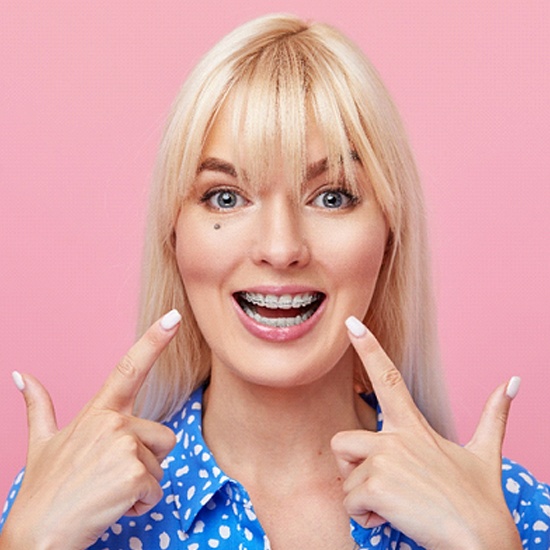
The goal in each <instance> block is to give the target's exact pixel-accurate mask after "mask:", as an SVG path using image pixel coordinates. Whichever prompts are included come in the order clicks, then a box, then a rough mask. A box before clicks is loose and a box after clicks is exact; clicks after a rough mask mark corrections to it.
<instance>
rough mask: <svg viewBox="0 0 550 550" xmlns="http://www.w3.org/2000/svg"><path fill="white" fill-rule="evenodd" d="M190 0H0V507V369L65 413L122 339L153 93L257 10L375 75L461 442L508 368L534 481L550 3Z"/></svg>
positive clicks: (7, 389)
mask: <svg viewBox="0 0 550 550" xmlns="http://www.w3.org/2000/svg"><path fill="white" fill-rule="evenodd" d="M186 4H190V3H189V2H182V1H180V0H178V1H167V2H163V3H162V9H160V8H159V6H160V5H161V3H157V2H135V1H126V2H115V3H113V2H106V1H104V0H101V1H96V2H71V1H70V0H66V1H65V2H60V1H48V2H45V3H38V2H32V1H28V0H27V1H20V2H18V3H9V4H8V3H6V2H4V3H3V4H2V6H1V7H0V52H1V53H0V75H1V76H0V78H1V85H0V129H1V130H0V142H1V149H0V185H1V186H2V191H1V199H0V281H1V285H0V333H1V334H2V345H1V346H0V370H1V372H0V381H1V382H0V419H1V420H0V441H1V452H0V464H1V468H0V500H3V497H4V495H5V494H6V493H7V490H8V487H9V484H10V483H11V480H12V478H13V476H14V475H15V473H16V472H17V470H18V469H19V467H20V466H21V465H22V464H23V463H24V460H25V447H26V442H25V439H26V426H25V416H24V407H23V400H22V398H21V396H20V395H19V394H18V392H17V391H16V389H15V387H14V386H13V385H12V383H11V379H10V372H11V371H12V370H13V369H14V368H17V369H20V370H22V371H29V372H33V373H35V374H36V375H38V376H39V377H40V378H41V379H42V380H43V382H44V383H45V384H46V385H47V387H48V388H49V389H50V390H51V393H52V396H53V398H54V401H55V403H56V404H57V410H58V416H59V421H60V423H61V424H64V423H66V422H67V421H68V420H69V419H70V418H71V417H72V416H73V415H74V414H75V413H76V412H77V411H78V409H79V408H80V407H81V406H82V405H83V403H84V402H85V401H86V400H87V399H88V398H89V397H91V396H92V395H93V393H94V392H95V391H96V390H97V389H98V387H99V386H100V384H101V382H102V380H103V379H104V378H105V376H106V374H107V372H108V371H109V369H110V368H111V366H112V365H114V363H115V362H116V361H117V359H118V357H119V356H120V355H122V354H123V353H124V352H125V350H126V348H127V347H128V346H129V345H130V343H131V342H132V339H133V329H134V320H135V313H136V295H137V287H138V266H139V257H140V250H141V236H142V232H143V219H144V210H145V202H146V193H147V185H148V182H149V178H150V174H151V168H152V165H153V158H154V154H155V149H156V146H157V143H158V140H159V134H160V130H161V127H162V125H163V120H164V117H165V114H166V112H167V110H168V106H169V104H170V102H171V101H172V99H173V97H174V96H175V94H176V91H177V89H178V87H179V84H180V83H181V81H182V80H183V78H184V75H185V74H186V71H187V70H188V68H189V66H190V65H191V63H192V62H193V61H194V60H196V59H197V57H198V56H199V55H200V54H201V53H202V52H204V51H205V50H206V49H207V48H208V47H209V46H210V45H212V44H213V43H214V42H215V41H216V40H217V39H218V38H219V37H221V36H222V35H223V34H224V33H225V32H226V31H228V30H229V29H231V28H232V27H234V26H235V25H237V24H239V23H241V22H243V21H245V20H247V19H250V18H251V17H254V16H257V15H260V14H263V13H267V12H273V11H291V12H295V13H298V14H299V15H302V16H305V17H310V18H315V19H319V20H324V21H328V22H331V23H333V24H335V25H336V26H339V27H340V28H342V29H343V30H344V31H346V32H347V33H348V34H350V35H351V36H352V37H353V38H354V39H355V40H357V41H358V42H359V43H360V44H361V45H362V46H363V47H364V49H365V51H366V52H367V53H368V54H369V55H370V57H371V58H372V59H373V61H374V62H375V64H376V65H377V66H378V68H379V69H380V71H381V73H382V75H383V77H384V78H385V80H386V81H387V83H388V86H389V88H390V89H391V90H392V92H393V94H394V96H395V98H396V101H397V103H398V105H399V106H400V108H401V110H402V113H403V115H404V118H405V120H406V122H407V126H408V128H409V133H410V135H411V139H412V141H413V144H414V148H415V150H416V153H417V157H418V161H419V165H420V168H421V171H422V173H423V176H424V180H425V184H426V190H427V194H428V199H429V206H430V217H431V223H432V228H433V248H434V257H435V273H436V278H437V288H438V295H439V305H440V327H441V337H442V344H443V352H444V358H445V361H446V365H447V371H448V380H449V386H450V389H451V395H452V401H453V406H454V409H455V411H456V416H457V420H458V424H459V428H460V433H461V435H462V439H463V440H467V438H468V435H469V434H470V433H471V430H472V429H473V426H474V425H475V423H476V420H477V418H478V415H479V413H480V409H481V407H482V404H483V401H484V399H485V396H486V395H487V394H488V393H489V391H490V390H491V389H492V388H493V387H494V386H495V385H496V384H497V383H499V382H500V381H502V380H504V379H506V378H508V377H509V376H510V375H512V374H520V375H521V376H522V377H523V379H524V385H523V387H522V390H521V392H520V395H519V397H518V399H517V401H516V402H515V404H514V407H513V413H512V416H511V419H510V425H509V432H508V438H507V442H506V448H505V452H506V454H507V455H509V456H511V457H514V458H516V459H517V460H519V461H521V462H522V463H524V464H525V465H527V466H528V467H530V468H531V469H532V470H533V472H534V473H535V474H536V475H537V476H539V477H540V478H541V479H546V480H550V462H549V461H548V459H547V458H546V457H547V456H548V447H549V444H550V433H549V432H550V430H549V428H548V421H547V419H548V412H549V405H548V399H547V394H548V388H550V361H549V359H548V356H549V355H550V353H549V352H550V344H549V338H548V335H549V329H550V313H549V310H550V290H549V285H548V282H549V281H550V253H549V250H548V242H549V239H548V234H549V230H550V222H549V217H550V216H549V214H550V181H549V174H550V170H549V157H550V155H549V151H548V144H549V143H550V135H549V128H550V120H549V109H548V100H549V98H550V80H549V75H550V66H549V65H550V63H549V52H550V48H549V46H550V43H549V42H550V41H549V38H548V23H549V20H550V19H549V18H550V3H548V2H547V1H546V0H539V1H534V0H531V1H524V2H515V1H513V0H510V1H504V0H503V1H500V2H490V1H484V2H460V1H456V2H440V1H439V0H433V1H429V0H417V1H415V2H400V1H393V0H386V1H385V2H376V1H365V0H349V1H345V0H344V2H343V3H342V2H334V1H331V2H329V1H328V0H316V1H315V2H312V1H311V2H310V1H306V0H281V1H279V2H277V1H275V0H273V1H268V0H260V1H255V2H248V3H245V2H237V1H236V0H229V1H227V2H218V1H214V0H202V2H200V3H199V5H200V9H198V8H197V7H193V8H192V9H187V8H185V7H184V6H185V5H186ZM342 4H343V6H342ZM193 6H196V4H195V3H193Z"/></svg>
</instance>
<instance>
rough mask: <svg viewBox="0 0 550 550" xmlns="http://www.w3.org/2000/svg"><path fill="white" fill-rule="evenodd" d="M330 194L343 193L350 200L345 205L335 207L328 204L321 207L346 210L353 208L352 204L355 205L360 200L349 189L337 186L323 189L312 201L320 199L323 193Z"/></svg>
mask: <svg viewBox="0 0 550 550" xmlns="http://www.w3.org/2000/svg"><path fill="white" fill-rule="evenodd" d="M328 194H334V195H336V194H339V195H343V196H344V197H345V199H346V200H347V201H348V202H347V204H345V205H343V206H337V207H334V208H331V207H328V206H321V207H320V208H326V209H328V210H344V209H346V208H351V207H352V206H355V205H356V204H358V203H359V201H360V199H359V197H358V196H357V195H354V194H353V193H351V192H350V191H349V190H348V189H345V188H344V187H335V188H328V189H323V190H322V191H320V192H319V193H317V194H316V195H315V196H314V197H313V199H312V200H311V201H310V202H311V203H313V202H314V201H315V200H317V199H319V198H320V197H322V196H323V195H328Z"/></svg>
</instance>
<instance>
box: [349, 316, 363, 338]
mask: <svg viewBox="0 0 550 550" xmlns="http://www.w3.org/2000/svg"><path fill="white" fill-rule="evenodd" d="M346 327H347V328H348V330H349V331H350V332H351V333H352V334H353V336H355V337H356V338H361V337H362V336H365V334H367V327H366V326H365V325H364V324H363V323H362V322H361V321H359V319H357V317H354V316H353V315H352V316H351V317H348V318H347V319H346Z"/></svg>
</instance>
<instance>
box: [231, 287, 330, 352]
mask: <svg viewBox="0 0 550 550" xmlns="http://www.w3.org/2000/svg"><path fill="white" fill-rule="evenodd" d="M326 301H327V297H326V296H325V298H324V299H323V301H322V303H321V305H320V306H319V307H318V308H317V309H316V310H315V313H314V314H313V315H312V316H311V317H310V318H309V319H307V320H306V321H304V322H303V323H300V324H299V325H294V326H292V327H269V326H267V325H262V324H261V323H258V321H256V320H254V319H252V318H251V317H249V316H248V315H247V314H246V313H245V312H244V311H243V310H242V308H241V306H240V305H239V304H238V303H237V300H236V299H235V297H233V305H234V307H235V309H236V311H237V316H238V317H239V319H240V321H241V323H242V324H243V325H244V328H246V330H248V332H250V334H252V335H253V336H256V337H257V338H262V339H263V340H269V341H270V342H289V341H291V340H296V339H298V338H301V337H302V336H304V335H305V334H307V333H308V332H309V331H310V330H312V329H313V327H314V326H315V325H316V324H317V322H318V321H319V319H320V318H321V315H322V314H323V311H324V310H325V303H326Z"/></svg>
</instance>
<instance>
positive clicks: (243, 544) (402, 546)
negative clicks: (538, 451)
mask: <svg viewBox="0 0 550 550" xmlns="http://www.w3.org/2000/svg"><path fill="white" fill-rule="evenodd" d="M202 396H203V390H202V388H199V389H198V390H196V391H195V392H194V393H193V395H192V396H191V397H190V398H189V400H188V401H187V403H186V404H185V406H184V407H183V409H182V410H181V412H179V413H176V414H175V415H174V416H173V417H172V419H171V420H169V421H168V422H166V425H167V426H169V427H170V428H171V429H172V430H173V431H174V432H175V434H176V436H177V444H176V446H175V447H174V449H173V450H172V452H171V453H170V454H169V455H168V457H167V458H166V459H165V460H164V462H163V464H162V467H163V469H164V478H163V480H162V482H161V485H162V488H163V490H164V497H163V499H162V500H161V501H160V502H159V503H158V504H157V505H156V506H155V507H154V508H153V509H152V510H150V511H149V512H147V513H146V514H144V515H143V516H140V517H122V518H121V519H120V520H119V521H117V522H116V523H115V524H113V525H112V526H111V527H110V528H109V529H107V531H106V532H105V533H104V534H103V535H102V536H101V537H100V538H99V539H98V541H97V542H96V543H95V544H94V545H92V546H91V547H90V548H91V549H93V550H122V549H123V550H128V549H129V550H157V549H162V550H175V549H178V550H179V549H185V550H209V549H211V548H224V549H231V550H237V549H239V550H269V549H270V543H269V540H268V538H267V536H266V534H265V532H264V530H263V528H262V526H261V525H260V522H259V521H258V519H257V517H256V514H255V513H254V507H253V505H252V503H251V501H250V497H249V496H248V493H247V492H246V489H245V488H244V487H243V486H242V485H241V484H240V483H239V482H238V481H236V480H234V479H231V478H230V477H228V476H227V475H225V474H224V472H222V471H221V469H220V468H219V467H218V465H217V464H216V460H215V458H214V456H213V455H212V453H211V452H210V450H209V449H208V447H207V446H206V443H205V441H204V439H203V437H202ZM381 425H382V419H381V415H379V421H378V429H379V430H380V429H381ZM502 474H503V476H502V484H503V490H504V495H505V497H506V503H507V504H508V507H509V509H510V512H511V514H512V516H513V518H514V521H515V523H516V525H517V528H518V530H519V532H520V536H521V539H522V541H523V547H524V549H529V550H550V487H549V486H548V485H545V484H542V483H538V482H537V481H536V480H535V479H534V478H533V476H532V475H531V474H529V472H527V471H526V470H525V469H524V468H522V467H521V466H519V465H518V464H516V463H514V462H512V461H510V460H506V459H504V460H503V465H502ZM22 477H23V476H22V474H20V475H19V476H18V477H17V479H16V480H15V483H14V486H13V488H12V490H11V491H10V494H9V496H8V501H7V502H6V505H5V507H4V512H3V515H2V518H1V519H0V529H1V528H2V525H3V524H4V521H5V518H6V516H7V514H8V513H9V509H10V507H11V504H12V503H13V500H14V499H15V496H16V495H17V491H18V489H19V486H20V483H21V480H22ZM350 532H351V536H352V537H353V539H354V540H355V542H356V543H357V546H358V547H359V548H360V549H362V550H367V549H368V550H382V549H388V550H390V549H391V550H420V549H421V547H420V546H418V545H417V544H416V543H415V542H414V541H412V540H411V539H409V538H408V537H406V536H405V535H403V534H402V533H400V532H399V531H397V530H396V529H394V528H393V527H392V526H391V525H390V524H389V523H386V524H384V525H381V526H379V527H375V528H371V529H365V528H363V527H361V526H360V525H358V524H357V523H355V522H354V521H353V520H351V521H350Z"/></svg>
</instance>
